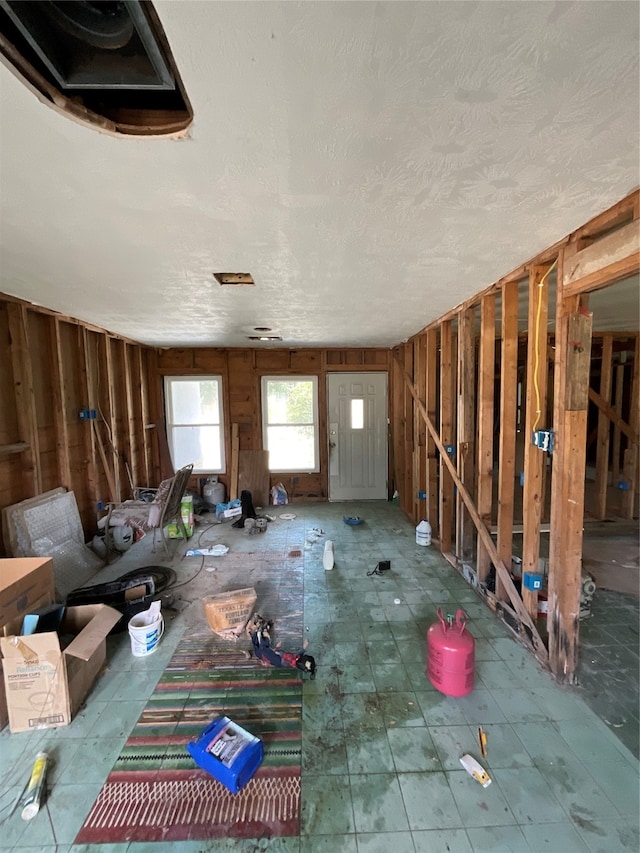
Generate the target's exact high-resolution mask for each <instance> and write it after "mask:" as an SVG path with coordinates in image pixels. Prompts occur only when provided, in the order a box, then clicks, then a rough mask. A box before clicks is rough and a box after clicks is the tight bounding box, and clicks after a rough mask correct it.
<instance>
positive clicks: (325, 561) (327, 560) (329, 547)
mask: <svg viewBox="0 0 640 853" xmlns="http://www.w3.org/2000/svg"><path fill="white" fill-rule="evenodd" d="M322 565H323V566H324V568H325V571H327V572H328V571H330V570H331V569H332V568H333V542H332V541H331V539H327V541H326V542H325V543H324V554H323V556H322Z"/></svg>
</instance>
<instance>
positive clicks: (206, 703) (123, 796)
mask: <svg viewBox="0 0 640 853" xmlns="http://www.w3.org/2000/svg"><path fill="white" fill-rule="evenodd" d="M287 597H288V598H289V599H290V600H289V608H288V613H289V614H290V618H289V619H288V620H286V621H287V622H289V624H288V625H287V628H288V629H294V623H297V622H298V621H299V620H300V626H301V616H302V595H301V594H300V597H299V600H298V596H297V595H296V594H295V593H293V594H292V590H291V588H289V590H288V592H287ZM272 612H273V611H272ZM293 614H295V615H293ZM291 616H293V618H291ZM288 633H289V630H287V631H286V632H284V634H285V636H286V634H288ZM291 633H292V634H293V633H294V631H293V630H292V631H291ZM295 633H297V635H298V637H300V636H301V631H300V632H298V631H295ZM281 636H283V634H281V633H280V631H279V632H278V637H279V638H280V637H281ZM283 641H284V645H285V648H288V646H287V642H288V641H287V640H286V639H284V637H283ZM222 715H226V716H228V717H229V718H230V719H232V720H233V721H234V722H236V723H238V725H240V726H242V727H243V728H246V729H247V731H249V732H251V734H254V735H256V736H257V737H259V738H260V739H261V740H262V742H263V746H264V760H263V762H262V764H261V766H260V767H259V769H258V770H257V771H256V773H255V775H254V776H253V778H252V779H251V780H250V781H249V782H248V783H247V784H246V785H245V787H244V788H243V789H242V790H241V791H240V792H239V793H237V794H231V793H230V792H229V791H228V790H227V788H225V787H224V786H223V785H222V784H221V783H220V782H218V781H217V780H216V779H214V778H213V777H212V776H210V775H209V774H208V773H207V772H206V771H204V770H202V769H200V768H199V767H197V765H196V764H195V763H194V761H193V759H192V758H191V756H190V755H189V753H188V752H187V751H186V748H185V745H186V743H187V742H188V741H191V740H196V739H197V738H198V737H199V735H200V734H201V733H202V732H203V730H204V729H205V728H206V727H207V726H208V725H209V724H210V723H211V721H212V720H214V719H215V718H216V717H219V716H222ZM301 715H302V682H301V676H300V673H298V672H297V671H296V670H292V669H275V668H271V667H263V666H261V665H260V664H259V663H258V662H257V661H256V660H255V659H254V658H250V659H248V658H247V657H246V656H245V655H244V654H243V653H242V650H241V649H240V647H239V645H238V646H235V645H233V646H232V645H231V644H229V643H226V642H225V641H223V640H221V639H220V638H219V637H217V636H216V635H215V634H213V633H212V632H211V631H209V630H208V629H207V630H206V633H205V632H202V633H198V634H193V633H188V635H185V636H184V637H183V639H182V640H181V642H180V643H179V645H178V647H177V649H176V651H175V653H174V655H173V657H172V658H171V660H170V662H169V664H168V666H167V668H166V669H165V671H164V673H163V674H162V676H161V678H160V681H159V682H158V685H157V687H156V689H155V691H154V693H153V694H152V696H151V697H150V699H149V702H148V703H147V705H146V707H145V709H144V711H143V712H142V716H141V717H140V719H139V721H138V723H137V724H136V726H135V728H134V730H133V732H132V733H131V735H130V737H129V738H128V740H127V741H126V743H125V745H124V747H123V749H122V751H121V753H120V756H119V757H118V759H117V761H116V764H115V766H114V768H113V770H112V771H111V773H110V774H109V776H108V778H107V780H106V782H105V784H104V786H103V788H102V790H101V791H100V793H99V795H98V798H97V800H96V802H95V803H94V805H93V807H92V809H91V811H90V812H89V815H88V816H87V818H86V820H85V822H84V825H83V826H82V828H81V829H80V832H79V833H78V835H77V837H76V839H75V842H74V843H75V844H107V843H123V842H129V841H133V842H136V841H140V842H142V841H146V842H153V841H187V840H196V841H199V840H206V839H215V838H227V837H235V838H270V837H278V836H291V835H294V836H297V835H299V832H300V763H301Z"/></svg>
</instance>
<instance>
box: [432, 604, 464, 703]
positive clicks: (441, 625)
mask: <svg viewBox="0 0 640 853" xmlns="http://www.w3.org/2000/svg"><path fill="white" fill-rule="evenodd" d="M448 619H449V623H448V624H447V622H445V618H444V616H443V615H442V608H441V607H438V620H439V621H438V622H434V623H433V625H431V627H430V628H429V630H428V631H427V669H426V674H427V676H428V678H429V681H430V682H431V683H432V684H433V686H434V687H435V688H436V690H439V691H440V692H441V693H444V694H445V696H466V695H467V693H471V691H472V690H473V680H474V673H475V657H476V641H475V640H474V639H473V637H472V636H471V634H470V633H469V632H468V631H467V630H466V627H465V626H466V624H467V614H466V613H465V612H464V610H458V612H457V613H456V621H455V624H454V622H453V616H449V617H448Z"/></svg>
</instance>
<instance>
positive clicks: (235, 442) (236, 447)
mask: <svg viewBox="0 0 640 853" xmlns="http://www.w3.org/2000/svg"><path fill="white" fill-rule="evenodd" d="M239 452H240V436H239V432H238V424H236V423H234V424H231V483H230V486H229V498H230V500H232V501H235V500H237V497H238V454H239Z"/></svg>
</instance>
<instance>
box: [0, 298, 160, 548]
mask: <svg viewBox="0 0 640 853" xmlns="http://www.w3.org/2000/svg"><path fill="white" fill-rule="evenodd" d="M113 341H117V343H116V347H117V348H120V351H121V352H124V347H127V348H128V352H129V353H130V356H131V357H130V362H137V363H138V364H139V365H140V366H141V369H140V370H139V372H138V373H137V374H135V371H132V374H131V375H129V370H130V369H131V365H130V364H127V371H126V372H125V365H124V360H123V359H121V360H120V365H119V369H121V371H122V372H121V373H120V375H119V376H118V378H117V382H119V383H120V384H121V386H122V387H123V389H124V388H126V387H127V383H130V385H131V393H130V394H129V395H127V394H126V393H124V392H123V393H122V395H121V401H120V404H121V417H122V418H123V419H124V423H129V422H131V418H133V419H134V420H135V421H137V419H138V411H139V408H138V407H139V402H138V399H137V398H139V397H140V394H141V393H143V394H145V395H146V388H147V385H148V382H149V374H148V371H147V369H146V366H144V365H145V364H146V362H145V360H144V359H145V356H144V353H146V352H147V350H146V349H145V348H144V347H141V346H139V345H138V344H135V343H133V342H125V341H124V340H122V339H120V338H116V336H114V335H111V334H109V333H108V332H106V331H104V330H101V329H98V328H96V327H95V326H91V325H88V324H83V323H80V322H79V321H77V320H74V319H73V318H71V317H67V316H64V315H62V314H58V313H56V312H54V311H50V310H48V309H44V308H40V307H37V306H33V305H28V304H27V303H25V302H22V301H21V300H19V299H15V298H14V297H11V296H5V295H2V294H0V508H2V507H5V506H9V505H11V504H14V503H18V502H19V501H21V500H25V499H26V498H30V497H34V496H35V495H38V494H42V493H43V492H45V491H49V490H50V489H53V488H56V487H58V486H64V487H65V488H67V489H70V490H72V491H73V492H74V494H75V497H76V502H77V504H78V509H79V512H80V517H81V520H82V523H83V525H84V528H85V532H86V535H87V539H89V538H91V536H92V535H93V533H94V532H95V527H96V521H97V519H96V511H97V503H98V501H103V502H105V503H106V502H107V501H108V500H109V499H110V497H111V494H110V488H109V484H108V480H107V477H106V475H105V472H104V469H103V463H102V461H101V459H100V452H99V449H98V448H99V445H100V446H102V444H103V443H104V445H105V446H106V455H107V457H108V459H107V461H108V465H109V466H111V475H110V476H111V479H112V480H114V482H115V481H117V482H128V477H127V474H126V471H124V470H123V461H122V459H120V458H119V456H118V454H114V452H113V450H112V449H111V447H110V445H109V444H108V442H107V441H106V433H105V430H104V425H102V427H101V426H100V424H101V420H100V417H99V418H98V419H96V420H91V419H87V420H81V419H80V416H79V413H80V410H81V409H95V410H98V409H103V410H105V411H106V412H107V417H111V415H112V409H111V408H110V406H109V405H108V404H109V397H108V391H109V389H108V385H109V384H110V385H111V387H112V388H113V383H114V379H113V375H112V374H111V379H109V378H108V373H107V367H106V354H107V352H110V349H111V346H112V342H113ZM128 376H129V378H127V377H128ZM136 389H137V390H136ZM98 432H100V435H101V438H100V442H98V441H97V438H96V436H97V434H98ZM143 434H144V438H142V439H141V440H142V442H143V443H142V444H141V445H140V447H141V448H142V457H145V455H146V454H149V458H151V448H150V447H149V446H148V445H149V442H150V437H149V432H147V431H144V430H142V429H141V430H140V436H142V435H143ZM7 448H9V450H7ZM127 449H128V448H127V446H126V443H125V444H123V446H122V451H123V452H124V453H125V454H126V452H127ZM114 461H115V462H116V470H115V472H114V470H113V464H114ZM133 473H134V476H135V477H138V476H141V477H144V476H145V472H144V471H143V470H141V468H140V464H139V461H138V463H137V469H136V470H135V472H133ZM140 482H143V480H141V481H140ZM152 484H155V485H157V484H158V481H157V480H156V481H155V483H152ZM127 496H128V495H127ZM4 554H6V550H5V546H4V543H3V541H2V538H1V534H0V555H4Z"/></svg>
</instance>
